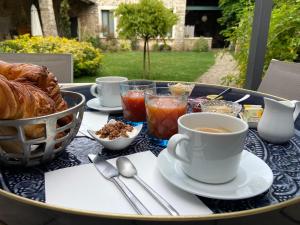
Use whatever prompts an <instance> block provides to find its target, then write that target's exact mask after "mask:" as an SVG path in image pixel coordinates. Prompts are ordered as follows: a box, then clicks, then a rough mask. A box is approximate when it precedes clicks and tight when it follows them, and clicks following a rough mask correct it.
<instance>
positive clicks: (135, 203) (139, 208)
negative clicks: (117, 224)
mask: <svg viewBox="0 0 300 225" xmlns="http://www.w3.org/2000/svg"><path fill="white" fill-rule="evenodd" d="M111 181H112V182H113V183H114V184H115V185H116V186H117V187H118V188H119V189H120V191H121V192H122V193H123V195H124V196H125V197H126V199H127V200H128V201H129V203H130V204H131V205H132V207H133V208H134V209H135V211H136V212H137V213H138V214H140V215H152V214H151V212H150V211H149V210H148V209H147V208H146V207H145V206H144V205H143V203H142V202H141V201H140V200H139V199H138V198H137V197H136V196H135V195H134V194H133V193H132V191H130V189H129V188H128V187H127V186H126V184H124V182H123V181H121V180H120V178H118V177H113V178H111Z"/></svg>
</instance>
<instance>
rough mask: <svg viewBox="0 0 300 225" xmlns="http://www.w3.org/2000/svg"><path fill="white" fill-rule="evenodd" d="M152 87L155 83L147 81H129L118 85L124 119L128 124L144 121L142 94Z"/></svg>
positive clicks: (144, 111) (143, 99)
mask: <svg viewBox="0 0 300 225" xmlns="http://www.w3.org/2000/svg"><path fill="white" fill-rule="evenodd" d="M154 87H155V83H154V82H153V81H149V80H131V81H126V82H123V83H121V84H120V89H121V102H122V108H123V117H124V119H126V120H128V121H129V122H145V121H146V109H145V98H144V92H145V90H146V89H150V90H151V89H153V88H154Z"/></svg>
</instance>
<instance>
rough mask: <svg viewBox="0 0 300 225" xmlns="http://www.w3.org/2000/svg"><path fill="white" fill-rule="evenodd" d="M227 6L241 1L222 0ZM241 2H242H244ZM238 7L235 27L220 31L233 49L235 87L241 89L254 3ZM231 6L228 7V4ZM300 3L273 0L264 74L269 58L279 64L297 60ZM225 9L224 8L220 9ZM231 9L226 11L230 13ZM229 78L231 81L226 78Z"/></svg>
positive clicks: (244, 78)
mask: <svg viewBox="0 0 300 225" xmlns="http://www.w3.org/2000/svg"><path fill="white" fill-rule="evenodd" d="M222 1H223V2H227V4H228V6H229V7H231V6H232V4H240V3H241V2H237V1H235V3H234V2H233V1H230V0H222ZM243 1H244V0H243ZM244 2H247V4H246V5H245V3H244V4H243V5H242V6H241V9H242V10H240V13H239V16H238V19H237V22H236V23H237V25H236V26H232V27H228V28H226V29H225V30H223V32H222V33H223V35H224V36H225V37H227V39H228V40H229V41H230V42H231V43H233V44H234V45H235V46H236V52H235V59H236V60H237V62H238V65H239V70H240V74H239V76H238V77H237V78H236V84H237V85H238V86H243V85H244V84H245V80H246V73H247V66H248V55H249V47H250V39H251V33H252V23H253V14H254V2H253V1H249V2H248V1H244ZM229 3H230V4H229ZM299 3H300V0H274V7H273V10H272V14H271V22H270V28H269V34H268V42H267V49H266V55H265V61H264V71H266V69H267V68H268V66H269V64H270V61H271V59H278V60H282V61H299V60H300V17H299V15H300V4H299ZM223 10H224V9H223ZM230 10H231V8H228V11H230ZM229 79H231V78H230V77H229Z"/></svg>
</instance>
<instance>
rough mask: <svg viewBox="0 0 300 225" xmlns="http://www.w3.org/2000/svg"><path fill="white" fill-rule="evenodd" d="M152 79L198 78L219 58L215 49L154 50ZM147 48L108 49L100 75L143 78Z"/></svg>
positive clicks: (91, 80) (83, 79) (85, 80)
mask: <svg viewBox="0 0 300 225" xmlns="http://www.w3.org/2000/svg"><path fill="white" fill-rule="evenodd" d="M150 58H151V71H150V76H151V77H150V79H151V80H174V81H195V80H196V79H197V78H198V77H199V76H201V75H202V74H203V73H204V72H206V71H207V70H208V69H209V68H210V67H211V66H212V65H213V64H214V61H215V57H214V53H213V52H151V53H150ZM142 60H143V52H118V53H104V58H103V65H102V68H101V70H100V76H125V77H128V78H129V79H141V78H142V74H143V73H142V71H143V68H142V67H143V65H142ZM95 78H96V77H80V78H75V82H83V83H84V82H94V81H95Z"/></svg>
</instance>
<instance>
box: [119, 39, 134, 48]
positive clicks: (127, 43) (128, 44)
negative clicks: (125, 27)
mask: <svg viewBox="0 0 300 225" xmlns="http://www.w3.org/2000/svg"><path fill="white" fill-rule="evenodd" d="M119 50H120V51H131V50H132V49H131V41H129V40H125V39H119Z"/></svg>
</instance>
